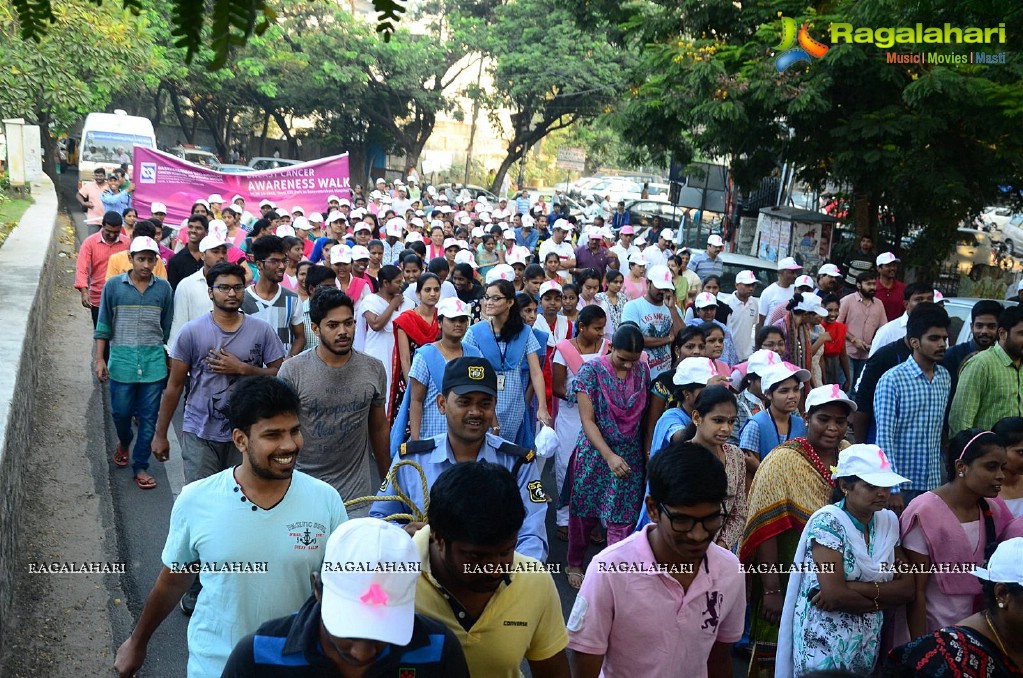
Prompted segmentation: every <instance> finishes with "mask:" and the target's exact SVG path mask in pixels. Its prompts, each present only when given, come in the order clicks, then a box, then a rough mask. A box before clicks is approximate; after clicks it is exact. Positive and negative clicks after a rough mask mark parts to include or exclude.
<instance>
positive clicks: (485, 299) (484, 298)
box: [483, 295, 508, 304]
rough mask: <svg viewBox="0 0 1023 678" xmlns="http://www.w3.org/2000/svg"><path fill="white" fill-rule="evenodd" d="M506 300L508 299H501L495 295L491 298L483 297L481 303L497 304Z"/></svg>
mask: <svg viewBox="0 0 1023 678" xmlns="http://www.w3.org/2000/svg"><path fill="white" fill-rule="evenodd" d="M507 298H508V297H502V296H500V295H495V296H493V297H483V301H489V302H493V303H495V304H496V303H497V302H499V301H504V300H505V299H507Z"/></svg>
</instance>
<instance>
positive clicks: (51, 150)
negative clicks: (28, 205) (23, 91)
mask: <svg viewBox="0 0 1023 678" xmlns="http://www.w3.org/2000/svg"><path fill="white" fill-rule="evenodd" d="M36 124H37V125H39V138H40V140H41V141H42V144H43V174H45V175H46V176H48V177H50V179H51V180H52V181H53V184H54V186H58V185H59V183H58V182H59V179H58V177H57V156H58V154H59V152H58V151H57V143H56V141H55V140H54V139H53V137H51V136H50V116H49V114H48V113H41V112H40V111H38V110H37V111H36ZM57 195H58V196H59V195H61V191H60V190H58V191H57Z"/></svg>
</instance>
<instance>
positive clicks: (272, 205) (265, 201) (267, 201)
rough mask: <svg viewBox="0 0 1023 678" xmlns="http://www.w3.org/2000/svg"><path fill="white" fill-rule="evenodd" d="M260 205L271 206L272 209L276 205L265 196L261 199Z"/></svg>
mask: <svg viewBox="0 0 1023 678" xmlns="http://www.w3.org/2000/svg"><path fill="white" fill-rule="evenodd" d="M259 206H260V207H269V208H270V209H273V208H274V207H275V205H274V204H273V203H272V202H270V201H269V200H266V199H265V198H264V199H263V200H260V201H259Z"/></svg>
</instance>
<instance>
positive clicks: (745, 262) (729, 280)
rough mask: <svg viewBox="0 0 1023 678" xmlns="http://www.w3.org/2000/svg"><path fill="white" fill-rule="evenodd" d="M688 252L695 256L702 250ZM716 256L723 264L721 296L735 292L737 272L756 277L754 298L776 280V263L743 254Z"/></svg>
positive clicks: (724, 253) (729, 253)
mask: <svg viewBox="0 0 1023 678" xmlns="http://www.w3.org/2000/svg"><path fill="white" fill-rule="evenodd" d="M689 251H690V252H692V253H693V254H696V253H697V252H703V251H704V250H702V249H700V250H694V249H690V250H689ZM718 256H719V257H721V261H723V262H724V271H723V272H722V274H721V292H722V293H723V294H731V293H732V292H734V291H735V276H736V275H737V274H738V273H739V271H753V275H755V276H756V277H757V282H758V283H759V284H758V285H757V289H756V291H755V292H754V293H753V295H754V296H756V295H758V294H759V293H760V292H761V291H762V290H763V289H764V288H765V287H767V286H768V285H770V284H771V283H773V282H776V281H777V280H778V262H776V261H768V260H767V259H760V258H757V257H751V256H747V255H745V254H732V253H731V252H722V253H721V254H719V255H718Z"/></svg>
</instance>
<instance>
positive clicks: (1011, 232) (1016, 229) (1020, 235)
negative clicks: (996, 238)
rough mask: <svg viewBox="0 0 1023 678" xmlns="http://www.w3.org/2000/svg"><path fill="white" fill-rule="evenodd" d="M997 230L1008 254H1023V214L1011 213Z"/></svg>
mask: <svg viewBox="0 0 1023 678" xmlns="http://www.w3.org/2000/svg"><path fill="white" fill-rule="evenodd" d="M998 230H999V231H1000V232H1001V235H1002V242H1003V243H1005V246H1006V247H1007V248H1008V249H1009V254H1013V255H1015V254H1016V253H1017V252H1019V253H1020V254H1023V214H1013V215H1012V217H1010V218H1009V219H1008V220H1007V221H1006V222H1005V224H1004V225H1002V226H1001V227H1000V228H999V229H998Z"/></svg>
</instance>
